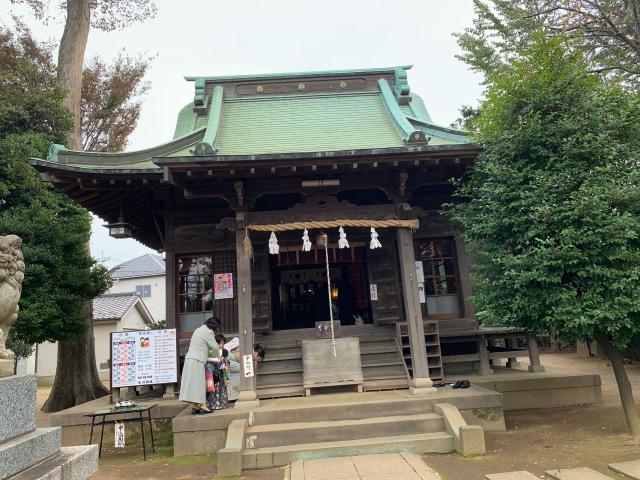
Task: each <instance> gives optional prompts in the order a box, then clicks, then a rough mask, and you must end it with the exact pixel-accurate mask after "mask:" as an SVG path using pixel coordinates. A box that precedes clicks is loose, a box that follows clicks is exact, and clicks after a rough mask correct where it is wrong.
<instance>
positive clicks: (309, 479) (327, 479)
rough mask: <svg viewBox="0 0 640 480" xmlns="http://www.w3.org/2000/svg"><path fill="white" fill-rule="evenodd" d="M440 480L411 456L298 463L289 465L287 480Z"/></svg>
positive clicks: (365, 456)
mask: <svg viewBox="0 0 640 480" xmlns="http://www.w3.org/2000/svg"><path fill="white" fill-rule="evenodd" d="M398 479H402V480H440V477H439V476H438V475H436V474H435V473H434V472H433V470H431V469H430V468H429V467H427V466H426V465H425V463H424V462H423V461H422V459H421V458H420V456H419V455H416V454H415V453H385V454H380V455H359V456H355V457H339V458H324V459H319V460H302V461H298V462H294V463H292V464H291V477H290V480H398Z"/></svg>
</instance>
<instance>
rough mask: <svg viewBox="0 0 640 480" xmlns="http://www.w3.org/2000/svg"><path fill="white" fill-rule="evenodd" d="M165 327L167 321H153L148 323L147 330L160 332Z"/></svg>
mask: <svg viewBox="0 0 640 480" xmlns="http://www.w3.org/2000/svg"><path fill="white" fill-rule="evenodd" d="M166 327H167V321H166V320H154V321H152V322H151V323H149V328H150V329H151V330H162V329H163V328H166Z"/></svg>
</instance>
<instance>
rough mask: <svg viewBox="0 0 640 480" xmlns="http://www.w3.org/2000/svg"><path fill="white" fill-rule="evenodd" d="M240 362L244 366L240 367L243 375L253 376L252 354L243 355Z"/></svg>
mask: <svg viewBox="0 0 640 480" xmlns="http://www.w3.org/2000/svg"><path fill="white" fill-rule="evenodd" d="M242 363H243V365H244V368H243V369H242V370H243V372H244V376H245V377H253V355H243V356H242Z"/></svg>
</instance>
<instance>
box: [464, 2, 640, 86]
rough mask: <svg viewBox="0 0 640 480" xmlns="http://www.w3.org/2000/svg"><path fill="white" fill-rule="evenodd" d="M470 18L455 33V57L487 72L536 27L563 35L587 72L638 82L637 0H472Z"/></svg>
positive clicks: (523, 43)
mask: <svg viewBox="0 0 640 480" xmlns="http://www.w3.org/2000/svg"><path fill="white" fill-rule="evenodd" d="M473 3H474V6H475V14H476V15H475V18H474V21H473V24H472V25H471V26H470V27H469V28H467V29H466V30H465V31H464V32H463V33H460V34H457V35H456V37H457V38H458V44H459V45H460V47H461V48H462V54H461V55H460V56H459V57H458V58H460V59H461V60H463V61H464V62H465V63H466V64H467V65H469V66H470V67H471V68H472V69H473V70H475V71H477V72H481V73H483V74H484V75H485V76H489V75H490V74H491V73H492V72H495V71H496V70H497V69H498V68H499V67H500V66H501V65H503V64H505V63H509V62H511V61H512V60H514V59H516V58H518V56H519V52H521V51H523V49H525V48H526V47H527V45H528V44H530V43H531V42H532V41H533V40H534V37H535V35H536V32H539V31H540V30H543V31H544V33H545V35H547V36H556V35H561V36H563V37H565V39H566V40H567V43H566V48H570V49H574V50H577V51H580V52H581V54H582V56H583V57H584V60H585V62H586V63H587V65H588V69H589V71H591V72H598V73H602V74H604V75H605V76H609V77H611V76H613V77H617V78H618V79H620V80H622V81H624V82H625V83H627V85H635V87H636V88H640V2H638V1H637V0H634V1H630V2H627V1H625V2H621V1H620V0H589V1H582V0H474V1H473Z"/></svg>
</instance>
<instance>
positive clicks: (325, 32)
mask: <svg viewBox="0 0 640 480" xmlns="http://www.w3.org/2000/svg"><path fill="white" fill-rule="evenodd" d="M57 3H58V2H55V1H54V2H51V4H57ZM156 4H157V6H158V15H157V16H156V17H155V18H154V19H151V20H149V21H147V22H144V23H140V24H135V25H133V26H131V27H128V28H127V29H125V30H121V31H116V32H109V33H105V32H100V31H96V30H92V31H91V34H90V36H89V43H88V46H87V58H89V57H91V56H94V55H100V56H101V57H103V58H105V59H110V58H113V57H114V56H116V55H117V53H118V52H119V51H120V50H122V49H126V50H127V52H129V53H130V54H135V53H138V52H140V53H145V54H149V55H155V56H156V58H155V60H154V61H153V65H152V68H151V70H150V71H149V73H148V75H147V79H148V80H149V81H150V82H151V90H150V92H149V93H148V94H147V95H146V98H145V99H144V104H143V110H142V115H141V117H140V121H139V122H138V128H137V129H136V130H135V132H134V133H133V134H132V135H131V138H130V145H129V149H139V148H144V147H150V146H153V145H157V144H159V143H163V142H166V141H168V140H170V139H171V137H172V136H173V130H174V127H175V120H176V116H177V113H178V110H179V109H180V108H182V107H183V106H184V105H185V104H187V103H188V102H189V101H190V100H191V98H192V97H193V84H192V83H190V82H186V81H184V79H183V76H186V75H227V74H251V73H270V72H287V71H313V70H329V69H349V68H365V67H379V66H393V65H404V64H413V65H414V68H413V69H412V70H410V71H409V73H408V75H409V85H410V86H411V89H412V91H414V92H416V93H418V94H419V95H421V96H422V98H423V99H424V101H425V103H426V105H427V108H428V109H429V112H430V114H431V117H432V118H433V120H434V121H435V122H436V123H439V124H444V125H448V124H449V123H451V122H452V121H453V120H455V119H456V118H457V115H458V109H459V108H460V106H461V105H465V104H466V105H475V104H476V103H477V99H478V97H479V96H480V93H481V87H480V86H479V81H480V78H479V76H477V75H475V74H473V73H471V72H470V71H468V69H467V67H466V65H464V64H463V63H462V62H460V61H459V60H457V59H456V58H455V57H454V56H455V55H456V53H458V52H459V48H458V46H457V44H456V42H455V39H454V38H453V37H452V36H451V34H452V33H454V32H460V31H462V30H463V29H464V28H465V27H466V26H469V25H470V24H471V20H472V18H473V4H472V0H448V1H443V0H394V1H388V0H387V1H380V0H341V1H338V0H324V1H321V2H318V1H314V2H311V1H309V0H306V1H305V0H296V1H294V0H269V1H266V0H234V1H225V2H221V1H212V0H181V1H176V0H157V2H156ZM11 13H15V14H18V15H21V16H22V18H23V20H24V21H25V22H26V23H27V24H28V25H29V26H30V27H31V28H32V30H33V32H34V33H35V34H36V36H38V37H39V38H42V39H51V40H55V41H57V40H58V39H59V38H60V36H61V35H62V28H63V25H62V22H61V21H60V22H50V24H49V25H48V26H47V27H45V26H43V25H42V24H40V23H39V22H38V21H36V20H34V19H33V17H32V16H31V15H30V13H29V10H27V9H25V8H23V7H16V6H15V5H11V2H10V1H9V0H0V21H2V22H3V23H4V24H5V25H6V26H11V25H12V21H11ZM102 223H103V222H101V221H100V220H99V219H97V218H96V219H95V221H94V223H93V234H92V241H91V249H92V253H93V255H94V257H96V258H98V259H99V260H100V259H101V257H103V256H104V257H105V258H108V260H107V261H106V262H105V263H106V264H107V265H108V266H113V265H116V264H118V263H121V262H123V261H126V260H129V259H131V258H134V257H136V256H138V255H142V254H144V253H146V252H148V251H150V250H149V249H147V248H146V247H144V246H143V245H141V244H139V243H138V242H136V241H134V240H115V239H113V238H110V237H109V236H108V234H107V231H106V229H105V228H103V227H102V226H101V225H102Z"/></svg>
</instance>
